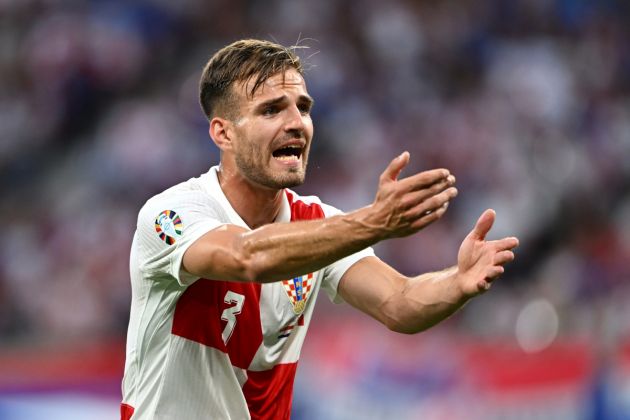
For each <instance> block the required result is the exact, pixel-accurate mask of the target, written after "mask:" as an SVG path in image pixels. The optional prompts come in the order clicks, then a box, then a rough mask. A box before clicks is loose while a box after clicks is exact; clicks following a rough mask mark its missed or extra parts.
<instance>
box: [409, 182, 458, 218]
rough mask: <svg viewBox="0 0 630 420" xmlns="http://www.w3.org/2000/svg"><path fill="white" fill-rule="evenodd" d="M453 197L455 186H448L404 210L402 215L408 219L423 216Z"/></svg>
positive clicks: (455, 190) (455, 193) (455, 192)
mask: <svg viewBox="0 0 630 420" xmlns="http://www.w3.org/2000/svg"><path fill="white" fill-rule="evenodd" d="M455 197H457V188H455V187H450V188H448V189H447V190H444V191H442V192H441V193H439V194H436V195H434V196H433V197H431V198H428V199H426V200H424V201H423V202H421V203H420V204H418V205H417V206H415V207H413V208H411V209H410V210H408V211H406V212H405V214H404V217H405V218H407V219H408V220H413V219H418V218H421V217H424V216H426V215H429V214H431V213H433V212H435V211H437V210H438V209H440V208H441V207H442V206H444V205H445V204H446V203H448V202H449V201H450V200H452V199H453V198H455Z"/></svg>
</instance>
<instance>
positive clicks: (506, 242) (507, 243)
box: [488, 236, 519, 251]
mask: <svg viewBox="0 0 630 420" xmlns="http://www.w3.org/2000/svg"><path fill="white" fill-rule="evenodd" d="M488 243H489V244H490V245H491V246H492V247H493V248H494V249H495V250H497V251H503V250H505V249H514V248H516V247H517V246H518V244H519V242H518V238H515V237H513V236H512V237H509V238H503V239H498V240H496V241H489V242H488Z"/></svg>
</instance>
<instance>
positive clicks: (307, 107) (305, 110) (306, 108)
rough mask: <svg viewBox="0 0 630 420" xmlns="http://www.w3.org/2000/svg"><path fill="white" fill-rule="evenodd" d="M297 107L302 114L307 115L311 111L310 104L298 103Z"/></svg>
mask: <svg viewBox="0 0 630 420" xmlns="http://www.w3.org/2000/svg"><path fill="white" fill-rule="evenodd" d="M298 109H299V110H300V113H302V114H304V115H308V114H310V113H311V105H310V104H303V105H298Z"/></svg>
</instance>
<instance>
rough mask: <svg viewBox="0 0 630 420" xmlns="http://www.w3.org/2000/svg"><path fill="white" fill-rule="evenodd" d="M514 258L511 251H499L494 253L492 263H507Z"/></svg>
mask: <svg viewBox="0 0 630 420" xmlns="http://www.w3.org/2000/svg"><path fill="white" fill-rule="evenodd" d="M513 260H514V253H513V252H512V251H501V252H497V253H496V254H495V255H494V265H503V264H507V263H509V262H510V261H513Z"/></svg>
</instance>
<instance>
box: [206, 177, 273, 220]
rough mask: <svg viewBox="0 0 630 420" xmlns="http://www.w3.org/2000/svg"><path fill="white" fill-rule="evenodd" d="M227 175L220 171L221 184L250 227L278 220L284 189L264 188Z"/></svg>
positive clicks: (224, 192)
mask: <svg viewBox="0 0 630 420" xmlns="http://www.w3.org/2000/svg"><path fill="white" fill-rule="evenodd" d="M226 175H227V174H225V173H224V171H219V173H218V177H219V185H220V186H221V189H222V190H223V194H225V197H226V198H227V200H228V201H229V202H230V205H231V206H232V208H233V209H234V211H236V213H238V215H239V216H240V217H241V219H243V221H244V222H245V223H246V224H247V226H248V227H249V228H250V229H256V228H259V227H261V226H264V225H268V224H269V223H273V222H274V221H275V220H276V218H277V217H278V214H279V213H280V209H281V207H282V202H283V200H284V189H279V190H273V189H269V188H262V187H260V186H257V185H253V184H252V183H250V182H248V181H247V180H245V179H242V178H240V177H238V176H233V177H230V176H226Z"/></svg>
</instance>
